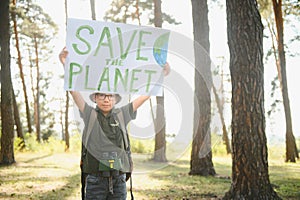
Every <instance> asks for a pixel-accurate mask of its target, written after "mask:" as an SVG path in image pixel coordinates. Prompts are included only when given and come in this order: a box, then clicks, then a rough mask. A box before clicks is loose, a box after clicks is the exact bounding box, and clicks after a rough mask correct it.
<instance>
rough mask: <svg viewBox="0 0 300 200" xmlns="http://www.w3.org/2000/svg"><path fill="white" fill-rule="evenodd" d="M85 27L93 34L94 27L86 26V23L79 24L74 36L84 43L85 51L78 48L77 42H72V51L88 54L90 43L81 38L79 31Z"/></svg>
mask: <svg viewBox="0 0 300 200" xmlns="http://www.w3.org/2000/svg"><path fill="white" fill-rule="evenodd" d="M85 29H86V30H88V31H89V33H90V34H94V29H93V28H92V27H90V26H88V25H85V26H80V27H79V28H78V29H77V31H76V37H77V38H78V39H79V40H80V41H82V42H83V43H84V44H85V45H86V47H87V50H86V51H80V50H79V49H78V44H72V47H73V49H74V51H75V52H76V53H78V54H79V55H84V54H88V53H89V52H90V51H91V45H90V43H88V41H86V40H85V39H84V38H82V37H81V36H80V32H81V31H82V30H85Z"/></svg>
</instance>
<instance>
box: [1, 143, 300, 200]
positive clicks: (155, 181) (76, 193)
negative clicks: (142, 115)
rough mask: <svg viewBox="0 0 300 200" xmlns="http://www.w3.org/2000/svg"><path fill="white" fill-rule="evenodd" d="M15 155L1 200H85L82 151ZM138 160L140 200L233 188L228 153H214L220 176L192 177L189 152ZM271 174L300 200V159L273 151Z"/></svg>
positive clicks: (282, 190)
mask: <svg viewBox="0 0 300 200" xmlns="http://www.w3.org/2000/svg"><path fill="white" fill-rule="evenodd" d="M60 149H63V148H60ZM213 152H216V151H215V150H213ZM15 156H16V161H17V163H16V164H14V165H13V166H9V167H0V199H12V200H16V199H18V200H28V199H33V200H35V199H53V200H56V199H59V200H72V199H80V195H81V194H80V169H79V150H78V149H77V150H72V151H71V152H69V153H65V152H63V151H62V150H59V151H58V152H57V151H53V150H51V151H43V152H38V151H35V152H32V151H30V152H16V154H15ZM133 157H134V163H135V165H134V167H135V173H134V174H133V191H134V196H135V199H138V200H142V199H145V200H149V199H150V200H151V199H190V200H191V199H221V198H222V197H223V196H224V194H225V192H227V191H228V190H229V188H230V185H231V180H230V176H231V157H230V156H228V155H224V154H220V153H214V157H213V163H214V167H215V169H216V172H217V176H215V177H199V176H189V175H188V172H189V152H186V154H185V155H183V156H182V157H181V158H180V159H178V160H176V161H174V162H172V163H160V164H158V163H155V162H152V161H150V160H149V158H150V157H149V155H147V154H146V155H145V154H144V155H143V154H134V155H133ZM269 174H270V180H271V183H272V185H273V187H274V189H275V190H276V192H277V193H278V194H279V196H280V197H281V198H282V199H291V200H296V199H300V192H299V191H300V164H299V161H298V163H285V162H284V150H282V149H278V148H277V150H276V151H275V152H274V151H270V153H269ZM129 196H130V195H128V199H129Z"/></svg>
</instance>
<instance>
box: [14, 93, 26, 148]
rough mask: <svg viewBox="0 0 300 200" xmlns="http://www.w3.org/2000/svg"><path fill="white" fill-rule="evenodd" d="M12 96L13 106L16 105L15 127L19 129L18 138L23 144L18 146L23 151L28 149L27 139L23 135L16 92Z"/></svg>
mask: <svg viewBox="0 0 300 200" xmlns="http://www.w3.org/2000/svg"><path fill="white" fill-rule="evenodd" d="M12 95H13V105H14V120H15V125H16V127H17V136H18V137H19V138H20V139H21V142H20V143H19V144H18V146H19V147H20V148H21V149H23V148H25V147H26V145H25V139H24V135H23V127H22V123H21V120H20V113H19V108H18V105H17V101H16V96H15V92H14V90H13V91H12Z"/></svg>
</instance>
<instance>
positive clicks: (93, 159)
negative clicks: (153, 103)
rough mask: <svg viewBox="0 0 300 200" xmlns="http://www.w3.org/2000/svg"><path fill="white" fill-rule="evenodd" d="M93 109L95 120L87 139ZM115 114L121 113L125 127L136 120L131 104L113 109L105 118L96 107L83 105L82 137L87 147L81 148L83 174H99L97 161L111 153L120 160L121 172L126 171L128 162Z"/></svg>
mask: <svg viewBox="0 0 300 200" xmlns="http://www.w3.org/2000/svg"><path fill="white" fill-rule="evenodd" d="M93 109H94V110H96V112H97V120H95V123H94V124H93V128H92V129H91V132H90V134H89V136H88V138H87V129H88V125H89V120H90V115H91V112H92V110H93ZM116 112H122V113H123V117H124V123H125V127H126V126H127V124H128V123H129V122H130V121H131V120H132V119H135V118H136V112H133V106H132V103H129V104H127V105H125V106H123V107H121V108H119V109H115V108H113V109H112V110H111V112H110V113H109V114H107V115H106V116H104V115H103V113H102V112H101V110H100V109H99V108H98V107H96V108H93V107H91V106H89V105H88V104H85V106H84V111H83V112H82V113H81V116H82V118H83V121H84V124H85V128H84V131H83V136H82V141H84V142H83V144H85V141H86V140H88V141H87V147H85V146H84V145H83V147H82V161H83V171H84V172H85V173H97V172H99V161H100V160H101V159H103V155H107V154H111V152H116V154H117V155H118V157H119V158H120V159H121V160H122V163H123V169H122V171H124V172H127V171H128V169H127V168H128V164H127V162H128V160H127V155H126V152H125V150H124V140H123V134H122V130H121V128H120V123H119V121H118V118H117V117H116Z"/></svg>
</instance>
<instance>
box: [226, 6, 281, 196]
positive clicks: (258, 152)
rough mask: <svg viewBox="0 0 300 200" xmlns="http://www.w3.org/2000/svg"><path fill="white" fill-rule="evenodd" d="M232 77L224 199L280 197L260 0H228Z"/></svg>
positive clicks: (228, 32) (228, 30)
mask: <svg viewBox="0 0 300 200" xmlns="http://www.w3.org/2000/svg"><path fill="white" fill-rule="evenodd" d="M226 6H227V34H228V45H229V51H230V65H229V66H230V73H231V80H232V100H231V101H232V102H231V103H232V122H231V126H232V159H233V162H232V183H231V188H230V190H229V191H228V192H227V193H226V194H225V197H224V199H280V198H279V197H278V196H277V194H276V192H275V191H274V190H273V188H272V185H271V183H270V180H269V172H268V149H267V138H266V134H265V115H264V66H263V25H262V23H261V18H260V14H259V11H258V8H257V3H256V1H253V0H236V1H232V0H227V1H226Z"/></svg>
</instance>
